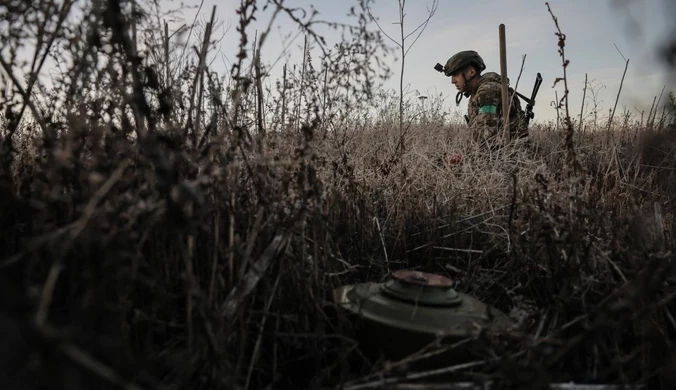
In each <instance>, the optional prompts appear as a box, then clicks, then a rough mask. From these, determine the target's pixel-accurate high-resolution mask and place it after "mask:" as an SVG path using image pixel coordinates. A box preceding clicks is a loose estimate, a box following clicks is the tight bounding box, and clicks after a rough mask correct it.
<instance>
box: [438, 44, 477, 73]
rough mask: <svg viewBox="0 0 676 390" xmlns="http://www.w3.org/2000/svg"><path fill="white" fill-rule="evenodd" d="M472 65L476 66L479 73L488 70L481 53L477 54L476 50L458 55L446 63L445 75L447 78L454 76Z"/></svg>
mask: <svg viewBox="0 0 676 390" xmlns="http://www.w3.org/2000/svg"><path fill="white" fill-rule="evenodd" d="M470 65H474V66H476V68H477V70H478V71H479V72H481V71H483V70H484V69H486V64H484V60H483V59H482V58H481V56H480V55H479V53H477V52H475V51H474V50H465V51H461V52H459V53H456V54H455V55H454V56H453V57H451V58H449V59H448V61H446V66H444V74H445V75H446V76H451V75H452V74H454V73H456V72H458V71H460V70H463V69H465V68H466V67H468V66H470Z"/></svg>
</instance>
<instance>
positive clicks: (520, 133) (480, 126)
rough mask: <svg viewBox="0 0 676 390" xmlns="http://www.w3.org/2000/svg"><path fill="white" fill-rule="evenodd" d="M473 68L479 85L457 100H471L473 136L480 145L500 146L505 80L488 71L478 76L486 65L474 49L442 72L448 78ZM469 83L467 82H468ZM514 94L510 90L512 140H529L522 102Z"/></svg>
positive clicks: (470, 119)
mask: <svg viewBox="0 0 676 390" xmlns="http://www.w3.org/2000/svg"><path fill="white" fill-rule="evenodd" d="M470 65H472V66H474V67H475V68H476V70H477V76H474V77H479V82H478V83H477V87H476V90H475V91H474V93H473V94H471V95H470V94H468V93H467V92H464V93H462V92H461V93H458V97H457V98H456V101H457V102H458V103H459V102H460V99H462V96H461V94H462V95H464V96H467V97H469V98H470V99H469V105H468V113H467V114H468V115H467V116H468V118H469V120H468V124H469V127H470V129H471V132H472V136H473V138H474V139H475V140H477V141H479V142H480V143H482V144H484V143H490V144H497V143H499V142H500V140H501V139H502V133H501V131H500V130H501V128H502V121H503V117H502V79H501V77H500V75H499V74H497V73H495V72H489V73H486V74H484V75H479V74H480V73H481V72H482V71H483V70H484V69H486V65H485V64H484V62H483V59H482V58H481V56H479V54H478V53H477V52H475V51H473V50H467V51H461V52H459V53H457V54H455V55H454V56H453V57H451V58H449V59H448V61H447V62H446V66H444V68H443V72H444V73H445V74H446V76H452V75H453V74H455V73H458V72H461V71H464V70H465V69H466V68H467V67H468V66H470ZM468 81H469V80H465V82H468ZM513 94H514V89H513V88H511V87H510V88H509V97H510V100H511V101H512V105H511V107H510V115H509V118H510V126H509V128H510V139H511V140H515V139H522V138H526V137H528V129H527V122H526V120H525V118H526V117H525V113H524V111H523V109H522V107H521V101H520V100H519V98H518V97H517V96H515V95H513ZM496 141H497V142H496Z"/></svg>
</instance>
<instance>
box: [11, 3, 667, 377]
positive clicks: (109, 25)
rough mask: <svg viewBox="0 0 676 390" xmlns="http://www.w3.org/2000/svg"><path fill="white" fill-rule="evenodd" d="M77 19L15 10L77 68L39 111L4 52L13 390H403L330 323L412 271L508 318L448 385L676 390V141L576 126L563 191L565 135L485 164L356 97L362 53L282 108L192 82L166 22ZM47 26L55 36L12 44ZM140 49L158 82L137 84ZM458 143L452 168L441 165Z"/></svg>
mask: <svg viewBox="0 0 676 390" xmlns="http://www.w3.org/2000/svg"><path fill="white" fill-rule="evenodd" d="M245 3H246V2H245ZM64 4H66V5H67V4H68V2H66V3H64V2H59V1H55V2H53V3H52V2H43V4H42V6H40V7H38V6H36V7H34V8H26V9H21V8H16V9H14V10H13V12H14V14H13V16H14V19H12V20H13V22H12V23H10V25H11V26H12V28H11V29H10V30H9V31H10V33H9V34H7V36H3V38H4V39H6V41H7V42H10V41H11V42H20V41H25V40H29V41H30V39H31V37H32V36H31V34H33V33H34V34H42V35H44V36H51V35H53V36H54V37H55V42H56V44H55V47H58V48H60V49H61V50H66V51H68V52H69V53H70V55H71V56H72V58H74V59H75V60H74V61H73V62H68V61H65V60H64V61H63V63H61V65H62V68H63V69H65V70H63V71H62V72H61V73H60V74H61V76H63V80H62V81H61V82H57V83H56V84H55V87H54V88H53V91H49V90H43V89H42V88H40V86H39V85H38V87H35V88H37V89H35V90H33V91H32V94H31V95H32V96H33V97H32V98H31V99H30V100H27V99H25V98H24V97H25V96H26V95H27V94H25V93H24V92H26V89H30V88H31V87H30V84H26V83H24V82H23V81H22V80H21V78H20V77H18V76H17V73H16V72H18V70H19V69H25V68H23V67H21V65H20V64H19V63H17V62H16V61H14V62H13V61H11V60H10V59H9V58H10V57H9V55H6V53H5V51H3V52H2V53H3V63H4V64H3V72H4V73H3V80H4V82H5V83H6V85H7V86H8V88H6V90H8V91H9V93H7V94H5V95H4V96H3V98H4V101H3V104H4V105H5V106H4V107H6V109H5V110H4V123H3V125H2V127H1V128H0V132H1V133H0V134H1V135H2V137H3V142H2V149H1V151H2V154H1V155H0V161H1V162H2V165H1V166H0V169H1V171H0V217H1V218H0V220H1V221H2V225H1V226H0V231H1V232H2V234H0V331H1V332H0V333H1V334H3V335H4V336H5V340H4V341H3V342H2V343H0V345H2V346H1V347H0V361H2V362H3V364H2V366H3V368H4V369H3V373H2V374H1V375H0V383H2V385H3V386H2V388H3V389H10V388H17V389H18V388H21V389H32V388H50V389H62V388H63V389H66V388H68V389H77V388H108V387H110V388H134V389H136V388H141V389H146V388H166V389H179V388H181V389H182V388H190V389H216V388H218V389H223V388H245V387H248V388H265V387H266V386H268V385H271V386H273V387H275V388H316V387H331V386H337V385H338V384H339V383H344V382H345V381H351V383H352V385H354V384H357V383H362V382H360V379H359V378H360V377H362V378H364V379H365V383H371V382H373V378H372V377H370V376H369V375H371V374H373V373H374V372H380V373H384V375H385V376H386V377H388V378H390V380H392V381H405V380H406V379H405V378H404V379H397V378H398V375H400V374H401V372H400V371H398V370H390V369H388V367H390V366H387V365H384V364H383V362H368V361H366V360H364V359H363V357H362V356H361V355H360V354H359V353H358V348H357V345H356V343H355V341H354V340H353V339H352V338H351V331H350V329H349V326H346V324H343V323H342V322H340V321H338V320H336V319H335V318H333V317H331V315H330V310H328V309H327V308H328V307H330V301H329V296H330V291H331V289H332V288H333V287H335V286H338V285H340V284H344V283H350V282H355V281H364V280H370V281H373V280H380V279H382V278H383V277H384V276H385V275H386V274H387V272H388V271H391V270H395V269H399V268H404V267H409V268H410V267H415V268H420V269H427V270H431V271H434V272H440V273H446V274H447V275H449V276H451V278H452V279H453V280H455V281H456V282H457V285H458V289H460V290H462V291H465V292H468V293H471V294H473V295H475V296H477V297H479V298H480V299H482V300H484V301H486V302H487V303H490V304H493V305H495V306H497V307H498V308H500V309H502V310H503V311H505V312H508V313H511V315H512V316H513V317H514V318H515V320H518V321H517V322H518V323H517V325H516V326H515V327H514V329H513V330H512V331H510V332H507V334H501V335H492V334H486V335H485V337H483V338H482V340H484V341H486V343H485V348H483V349H482V350H478V351H477V359H479V360H480V362H481V363H480V364H474V365H470V366H466V367H465V366H463V367H459V368H453V369H451V370H449V372H451V371H452V372H454V374H455V375H456V377H457V378H458V379H476V378H477V377H480V378H486V379H492V380H501V381H502V382H503V383H506V384H508V383H512V384H521V386H520V387H519V388H536V386H537V385H540V384H542V383H546V382H548V381H550V380H551V381H568V380H575V381H590V382H594V381H596V382H645V383H649V384H650V385H651V388H669V386H673V384H674V383H675V381H676V378H674V377H673V374H672V373H671V372H672V371H673V367H674V364H676V360H675V358H676V356H674V355H673V352H672V348H671V345H672V343H673V342H674V334H675V332H676V321H675V320H674V317H673V316H674V303H673V299H674V296H675V291H676V290H675V288H674V287H675V284H674V283H675V282H676V279H675V277H674V270H673V261H674V254H673V251H672V248H673V243H674V238H676V236H675V234H674V215H675V214H676V213H675V212H676V208H675V207H674V199H673V196H674V195H673V194H674V193H676V191H674V190H676V176H675V174H674V172H676V171H675V169H676V152H675V151H674V148H675V147H676V142H675V141H674V137H673V133H668V131H667V130H666V129H665V130H662V129H659V130H657V129H658V128H660V126H651V128H650V129H649V128H647V127H646V126H627V125H625V124H626V122H625V124H622V123H620V122H619V121H617V122H618V125H617V126H616V128H615V129H613V130H612V131H610V132H607V131H600V132H591V131H588V132H585V133H580V132H576V133H574V135H572V140H573V141H574V147H575V151H576V156H577V157H576V158H577V160H578V161H579V165H580V167H581V168H582V169H581V170H580V171H579V172H577V173H576V174H573V175H571V176H567V175H564V172H566V165H567V164H568V162H567V160H566V156H567V153H568V151H569V148H570V144H564V142H563V137H562V134H563V131H562V130H561V128H560V127H557V126H555V125H533V126H532V129H531V137H532V141H533V145H532V147H531V148H525V147H524V148H511V147H507V148H504V149H501V150H499V151H495V152H491V153H488V152H485V151H483V150H481V149H480V148H479V147H478V146H476V145H474V144H473V143H472V142H471V141H470V139H469V137H468V135H467V134H466V130H465V128H464V126H461V125H459V124H457V123H454V122H453V121H450V120H448V118H447V117H446V116H445V114H444V113H443V110H442V109H440V108H439V107H440V106H439V105H438V104H439V103H434V104H437V106H435V107H436V108H434V107H433V109H432V110H429V111H425V112H424V113H423V112H421V111H420V110H417V109H416V107H415V106H414V105H413V104H409V105H407V106H406V108H405V115H406V117H407V118H412V119H411V123H410V126H408V127H407V126H405V128H406V130H405V132H404V133H403V134H400V133H399V128H398V113H399V111H398V109H399V107H398V105H397V104H392V102H396V101H397V100H396V99H397V98H398V97H397V96H387V95H386V94H378V95H375V97H371V96H369V95H367V94H365V93H364V92H368V91H363V90H362V88H363V87H364V85H366V84H365V82H364V80H365V79H367V78H368V79H369V80H372V79H373V78H374V77H375V73H376V72H375V71H374V70H371V71H365V69H364V63H360V62H359V59H354V58H353V59H351V60H349V59H346V60H345V62H342V60H341V61H340V62H339V63H333V64H332V66H331V67H320V66H317V68H318V69H320V70H314V69H313V68H312V67H311V66H310V67H308V68H307V69H308V70H306V72H305V73H298V72H294V71H292V70H291V69H289V72H288V78H289V79H288V80H295V85H294V86H290V87H288V88H287V86H285V85H283V84H281V83H280V84H279V85H278V90H280V91H283V93H284V95H283V96H284V99H282V98H279V97H276V98H273V97H271V96H274V95H273V94H272V92H271V90H266V89H264V88H262V87H261V88H257V85H256V84H257V78H256V77H252V78H249V79H246V78H241V77H238V76H243V75H247V74H248V75H253V74H255V72H254V70H255V66H254V67H253V68H251V69H248V68H247V66H249V65H248V63H247V62H245V61H244V59H242V61H243V62H242V65H241V66H240V67H239V68H235V69H233V72H234V75H229V76H224V77H220V78H219V77H216V76H218V75H214V74H212V73H209V72H204V73H203V72H202V70H203V69H204V68H206V67H207V66H206V63H207V62H206V61H205V60H204V59H205V58H206V56H207V53H208V48H209V45H205V46H201V42H202V37H201V36H200V37H199V38H196V42H199V43H200V45H198V46H197V47H196V48H195V51H194V53H193V52H191V51H190V50H186V52H187V54H185V55H184V56H183V57H176V56H172V57H171V60H170V66H167V62H166V61H165V57H164V55H163V54H166V52H165V51H163V49H162V48H163V47H164V44H165V43H167V41H166V40H163V39H162V38H161V37H158V36H157V31H163V29H162V28H161V27H162V26H160V25H156V24H154V23H156V22H155V21H154V19H152V18H150V19H145V20H140V21H138V27H137V28H136V29H133V28H132V27H131V24H130V21H131V20H133V19H132V18H131V17H130V13H129V12H128V10H126V8H125V12H123V13H120V14H119V15H120V17H119V19H116V20H109V18H110V16H109V15H110V14H107V13H104V12H101V11H102V10H103V9H104V8H105V7H108V8H110V7H113V8H114V7H120V3H119V2H115V1H112V0H111V1H105V2H101V3H99V2H94V3H93V4H92V5H91V9H87V10H86V11H87V12H85V15H92V17H91V18H88V19H85V21H81V20H80V21H78V20H77V15H71V17H72V18H74V19H68V22H64V23H63V25H60V26H61V27H58V26H59V24H58V21H56V20H55V19H54V18H56V16H54V15H58V14H54V13H53V12H52V10H50V9H49V6H50V5H51V6H53V7H57V9H62V8H60V7H61V6H62V5H64ZM252 4H253V2H252V3H246V4H245V6H246V7H249V8H247V10H248V11H247V12H245V13H244V16H243V18H242V27H244V28H245V27H246V25H247V23H248V22H247V17H248V15H250V12H251V5H252ZM0 7H2V6H0ZM139 7H141V6H139ZM142 7H145V8H143V9H144V10H145V11H146V12H147V13H148V14H150V15H152V14H153V8H152V7H151V6H150V5H143V6H142ZM63 9H66V8H63ZM364 9H365V8H363V7H362V12H364ZM66 10H67V9H66ZM64 12H66V11H64ZM280 12H282V13H288V12H291V11H290V10H287V9H285V8H280ZM45 15H52V16H51V17H48V18H47V20H51V21H50V22H48V23H46V25H48V27H49V28H48V29H47V31H40V30H30V29H29V32H28V33H26V34H28V36H21V35H20V34H19V33H18V31H20V30H21V28H20V27H21V26H23V25H25V24H26V23H27V22H26V20H33V21H34V20H36V19H35V18H30V17H29V16H33V17H35V16H37V17H38V19H37V20H40V18H41V17H44V16H45ZM106 15H108V16H106ZM293 15H298V14H293ZM80 17H82V16H80ZM357 20H359V19H357ZM356 23H357V24H358V22H356ZM37 24H39V23H37ZM78 25H80V26H81V27H82V29H83V31H85V32H92V31H99V34H100V35H99V37H98V38H97V39H99V40H100V41H101V42H105V43H110V44H111V46H110V47H109V49H110V48H111V47H112V49H110V50H108V49H104V48H103V47H102V46H104V45H94V44H93V43H92V37H91V35H90V36H89V37H88V36H87V35H78V30H77V29H76V28H75V26H78ZM135 31H136V34H137V35H138V36H139V37H143V38H144V40H143V42H146V44H147V45H148V47H147V48H146V49H147V50H149V52H150V54H148V53H145V54H146V55H145V57H144V58H145V59H144V60H143V61H145V62H143V64H144V66H150V67H151V68H152V69H153V70H154V72H155V76H156V77H157V83H152V82H151V83H148V82H146V81H147V80H145V79H144V77H142V76H143V72H142V70H143V68H141V67H140V66H139V60H138V59H137V57H136V56H135V53H136V51H137V50H139V49H138V48H137V47H136V46H135V44H134V40H133V39H132V37H133V36H134V32H135ZM196 31H197V30H196ZM196 31H195V32H194V33H196ZM203 31H205V33H209V31H210V29H203ZM247 32H248V31H246V29H245V31H244V34H243V36H246V33H247ZM307 34H308V37H309V39H310V40H312V39H313V35H312V34H311V31H310V30H308V31H307ZM352 34H353V36H355V37H356V38H357V39H356V41H348V44H349V42H352V43H355V42H356V43H362V44H366V45H367V46H366V47H367V49H368V50H369V51H370V52H372V53H373V54H374V55H375V54H377V53H379V52H380V50H381V49H382V48H381V47H380V41H379V40H378V39H376V36H371V35H368V34H367V33H366V32H365V31H364V30H363V29H360V28H356V29H354V30H353V31H352ZM259 37H260V35H259ZM212 38H213V37H212ZM366 38H368V39H366ZM261 39H262V38H261ZM46 41H48V40H43V42H46ZM137 41H141V39H140V38H137ZM207 41H208V40H207ZM258 42H259V43H260V41H258ZM250 43H251V42H249V41H245V40H243V44H242V47H243V48H247V47H248V45H249V44H250ZM13 47H14V46H13V45H9V44H8V45H7V46H6V48H5V49H3V50H6V51H11V49H12V48H13ZM181 47H182V45H179V44H176V47H174V46H172V49H171V50H170V51H169V52H171V53H180V52H181ZM200 47H202V48H201V49H200ZM363 48H364V46H362V47H360V50H362V49H363ZM54 50H55V49H54ZM106 50H108V51H106ZM88 51H96V52H97V53H99V55H100V56H101V58H103V60H102V63H107V64H108V66H99V67H98V68H97V67H94V66H93V64H92V63H91V62H88V60H89V59H91V55H89V53H88ZM191 53H193V54H194V55H193V54H191ZM346 57H347V56H346ZM36 58H38V61H36V63H39V62H40V61H39V59H40V58H41V54H40V53H38V55H37V56H36ZM249 58H250V57H249ZM254 58H255V57H254ZM151 65H152V66H151ZM254 65H255V62H254ZM310 65H311V64H310ZM358 67H361V68H360V69H362V72H361V73H360V74H361V76H355V75H354V73H353V72H352V71H353V70H354V69H356V68H358ZM179 69H180V70H181V71H184V72H183V75H184V76H185V77H181V78H177V77H171V74H173V73H174V72H176V73H177V72H179ZM346 69H349V70H351V71H350V72H346V71H345V70H346ZM39 71H40V70H39V67H33V73H36V72H39ZM167 71H169V72H167ZM324 71H326V73H323V72H324ZM43 72H44V71H43ZM146 72H147V71H146ZM247 72H250V73H247ZM167 73H168V74H169V75H170V77H165V76H164V75H165V74H167ZM12 78H13V79H12ZM151 79H152V78H151ZM288 80H287V81H288ZM324 80H326V81H324ZM36 85H37V84H36ZM299 91H303V92H304V93H305V95H306V96H305V98H306V99H305V100H303V101H302V102H301V103H300V104H299V103H298V102H299V98H300V96H301V95H300V92H299ZM327 91H331V93H328V92H327ZM50 92H54V93H55V96H56V97H53V98H51V100H48V98H47V96H48V94H49V93H50ZM262 97H264V98H262ZM259 98H261V99H260V100H258V99H259ZM432 100H435V101H436V99H430V101H432ZM55 101H58V102H60V103H61V105H60V106H59V105H57V104H54V102H55ZM27 102H30V104H26V103H27ZM369 102H371V103H372V106H368V104H367V103H369ZM22 107H23V108H22ZM200 107H201V110H199V109H198V108H200ZM373 107H375V109H377V110H380V111H379V112H377V113H376V114H373V111H369V110H370V109H371V108H373ZM19 112H23V114H22V115H19V116H20V118H18V117H17V115H18V113H19ZM123 113H124V114H123ZM263 113H265V114H266V115H263ZM259 114H260V115H259ZM596 120H598V118H596ZM571 134H572V133H571ZM402 137H403V140H404V143H403V144H404V145H405V146H406V147H405V149H404V150H403V151H402V150H401V145H402V142H401V140H402ZM569 140H570V139H569ZM448 150H457V151H461V152H462V154H463V157H462V161H461V163H459V164H457V165H453V166H445V165H444V164H443V163H441V161H443V158H444V155H445V153H446V152H447V151H448ZM408 374H409V377H411V376H413V377H415V376H417V377H422V378H423V379H425V380H427V379H430V377H434V375H432V374H429V373H428V374H425V375H422V374H421V375H417V374H416V373H410V372H409V373H408ZM411 374H416V375H411ZM432 379H434V378H432ZM131 383H133V385H132V384H131ZM374 386H375V385H374Z"/></svg>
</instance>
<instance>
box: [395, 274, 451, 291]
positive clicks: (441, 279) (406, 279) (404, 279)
mask: <svg viewBox="0 0 676 390" xmlns="http://www.w3.org/2000/svg"><path fill="white" fill-rule="evenodd" d="M392 279H394V280H396V281H398V282H401V283H406V284H415V285H419V286H425V287H431V288H435V287H441V288H450V287H452V286H453V281H452V280H451V279H449V278H447V277H445V276H442V275H437V274H431V273H427V272H421V271H415V270H399V271H396V272H394V273H393V274H392Z"/></svg>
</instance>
